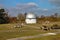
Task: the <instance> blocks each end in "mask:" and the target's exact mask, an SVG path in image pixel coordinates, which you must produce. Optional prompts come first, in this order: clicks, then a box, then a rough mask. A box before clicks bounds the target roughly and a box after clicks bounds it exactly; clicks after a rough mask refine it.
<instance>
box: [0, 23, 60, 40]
mask: <svg viewBox="0 0 60 40" xmlns="http://www.w3.org/2000/svg"><path fill="white" fill-rule="evenodd" d="M14 25H15V24H0V40H6V39H10V38H17V37H23V36H32V35H38V34H42V33H47V32H55V31H43V30H40V29H38V28H35V27H40V26H41V24H33V25H32V24H31V25H26V26H23V27H22V28H14V27H13V26H14ZM50 25H52V24H49V26H50ZM55 38H56V39H59V38H60V34H59V35H56V36H48V37H41V38H33V39H27V40H54V39H55Z"/></svg>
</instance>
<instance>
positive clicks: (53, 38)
mask: <svg viewBox="0 0 60 40" xmlns="http://www.w3.org/2000/svg"><path fill="white" fill-rule="evenodd" d="M26 40H60V34H58V35H55V36H45V37H39V38H33V39H26Z"/></svg>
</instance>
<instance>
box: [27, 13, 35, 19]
mask: <svg viewBox="0 0 60 40" xmlns="http://www.w3.org/2000/svg"><path fill="white" fill-rule="evenodd" d="M26 18H36V15H35V14H33V13H28V14H27V15H26Z"/></svg>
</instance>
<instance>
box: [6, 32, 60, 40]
mask: <svg viewBox="0 0 60 40" xmlns="http://www.w3.org/2000/svg"><path fill="white" fill-rule="evenodd" d="M57 34H60V32H55V33H45V34H39V35H34V36H24V37H19V38H12V39H7V40H25V39H30V38H38V37H43V36H50V35H57Z"/></svg>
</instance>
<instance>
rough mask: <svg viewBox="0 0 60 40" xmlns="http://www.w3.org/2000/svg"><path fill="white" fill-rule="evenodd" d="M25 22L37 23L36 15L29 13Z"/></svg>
mask: <svg viewBox="0 0 60 40" xmlns="http://www.w3.org/2000/svg"><path fill="white" fill-rule="evenodd" d="M25 22H26V24H35V23H36V15H35V14H33V13H27V14H26V19H25Z"/></svg>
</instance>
